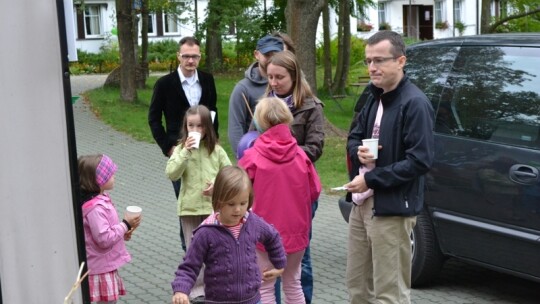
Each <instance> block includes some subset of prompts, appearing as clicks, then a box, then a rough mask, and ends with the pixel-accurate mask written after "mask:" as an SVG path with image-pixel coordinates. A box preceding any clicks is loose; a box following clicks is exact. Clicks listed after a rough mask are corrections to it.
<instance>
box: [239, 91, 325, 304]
mask: <svg viewBox="0 0 540 304" xmlns="http://www.w3.org/2000/svg"><path fill="white" fill-rule="evenodd" d="M253 116H254V117H253V122H254V125H255V127H256V128H257V130H258V131H259V132H260V133H261V135H260V136H259V137H258V138H257V140H256V141H255V144H254V145H253V147H252V148H250V149H247V150H246V151H245V153H244V155H243V157H242V158H241V159H240V160H239V161H238V165H239V166H241V167H243V168H244V169H245V170H246V172H247V173H248V175H249V177H250V179H251V180H252V181H253V190H254V194H255V200H254V202H253V212H254V213H255V214H257V215H258V216H260V217H262V218H263V219H264V220H265V221H266V222H268V223H269V224H272V225H273V226H274V227H275V228H276V229H277V231H278V232H279V234H280V235H281V238H282V240H283V245H284V247H285V252H286V253H287V266H286V267H285V270H284V272H283V274H282V281H283V291H284V294H285V302H286V303H295V304H296V303H298V304H301V303H305V299H304V294H303V292H302V287H301V286H300V266H301V261H302V256H303V255H304V250H305V249H306V247H307V246H308V244H309V229H310V226H311V205H312V203H313V202H314V201H315V200H316V199H317V198H318V197H319V194H320V192H321V183H320V180H319V176H318V174H317V171H315V167H314V166H313V164H312V163H311V161H310V160H309V158H308V157H307V155H306V153H305V152H304V151H303V150H302V148H300V147H299V146H298V144H297V142H296V139H295V138H294V137H293V136H292V134H291V130H290V128H289V124H290V123H291V122H292V121H293V117H292V114H291V111H290V110H289V108H288V107H287V105H286V104H285V103H284V102H283V101H282V100H280V99H278V98H275V97H266V98H262V99H261V100H260V101H259V102H258V103H257V108H256V110H255V114H254V115H253ZM257 255H258V263H259V268H261V269H266V268H269V267H271V263H270V262H269V259H268V254H267V253H266V252H264V251H263V248H261V247H259V246H258V248H257ZM274 283H275V280H273V281H265V282H263V284H262V286H261V297H262V302H263V303H275V295H274Z"/></svg>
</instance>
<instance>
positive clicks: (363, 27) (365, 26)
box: [356, 22, 373, 32]
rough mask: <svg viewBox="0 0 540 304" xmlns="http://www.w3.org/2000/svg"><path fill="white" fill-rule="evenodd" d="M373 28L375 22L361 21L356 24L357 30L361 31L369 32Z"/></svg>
mask: <svg viewBox="0 0 540 304" xmlns="http://www.w3.org/2000/svg"><path fill="white" fill-rule="evenodd" d="M372 29H373V24H370V23H365V22H360V23H359V24H358V25H356V30H357V31H359V32H369V31H371V30H372Z"/></svg>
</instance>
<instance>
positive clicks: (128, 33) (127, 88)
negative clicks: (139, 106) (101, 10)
mask: <svg viewBox="0 0 540 304" xmlns="http://www.w3.org/2000/svg"><path fill="white" fill-rule="evenodd" d="M131 3H132V2H131V1H126V0H117V1H116V20H117V24H118V46H119V48H120V99H121V100H123V101H128V102H134V101H135V100H137V88H136V81H135V75H136V72H135V71H136V66H137V60H136V58H135V50H134V45H133V16H134V14H133V11H132V8H131Z"/></svg>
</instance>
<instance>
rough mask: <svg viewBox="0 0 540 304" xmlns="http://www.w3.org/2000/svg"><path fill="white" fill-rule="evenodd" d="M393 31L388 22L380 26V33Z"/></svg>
mask: <svg viewBox="0 0 540 304" xmlns="http://www.w3.org/2000/svg"><path fill="white" fill-rule="evenodd" d="M390 30H392V26H391V25H390V23H388V22H383V23H381V24H379V31H390Z"/></svg>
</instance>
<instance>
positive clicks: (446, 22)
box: [435, 21, 449, 30]
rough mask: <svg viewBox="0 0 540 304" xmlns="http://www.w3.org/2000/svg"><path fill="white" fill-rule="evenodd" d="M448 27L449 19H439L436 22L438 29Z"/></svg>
mask: <svg viewBox="0 0 540 304" xmlns="http://www.w3.org/2000/svg"><path fill="white" fill-rule="evenodd" d="M448 27H449V25H448V21H439V22H436V23H435V28H436V29H438V30H446V29H447V28H448Z"/></svg>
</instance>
